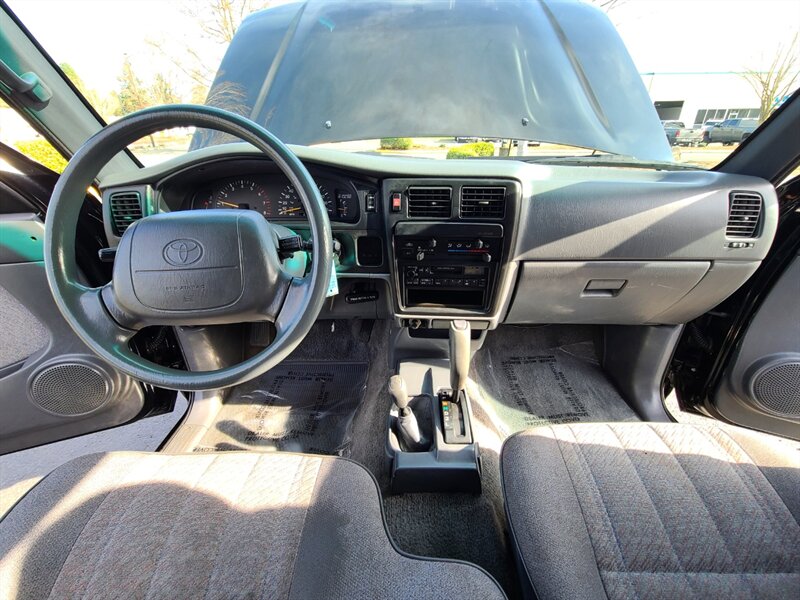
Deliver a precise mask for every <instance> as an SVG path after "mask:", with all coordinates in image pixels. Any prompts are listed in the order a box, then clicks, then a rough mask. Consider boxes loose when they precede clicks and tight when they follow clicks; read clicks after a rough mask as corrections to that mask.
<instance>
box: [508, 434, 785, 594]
mask: <svg viewBox="0 0 800 600" xmlns="http://www.w3.org/2000/svg"><path fill="white" fill-rule="evenodd" d="M799 445H800V444H798V443H797V442H791V441H789V440H781V439H778V438H773V437H771V436H767V435H763V434H756V433H753V432H749V431H740V430H737V429H734V428H730V427H718V426H708V427H701V426H693V425H678V424H667V423H665V424H645V423H619V424H581V425H558V426H554V427H542V428H538V429H535V430H529V431H526V432H523V433H521V434H518V435H516V436H514V437H512V438H510V439H509V440H508V441H507V442H506V444H505V446H504V448H503V451H502V459H501V460H502V470H503V486H504V493H505V498H506V508H507V512H508V516H509V521H510V525H511V529H512V532H513V536H514V540H515V545H516V547H517V551H518V552H519V554H520V559H521V562H522V563H523V564H524V571H525V573H526V575H527V577H528V578H529V580H530V583H531V586H532V587H533V589H534V590H535V592H536V594H537V595H538V596H539V598H540V600H549V599H557V598H610V599H612V600H616V599H628V598H637V599H645V598H726V599H728V598H731V599H732V598H787V597H798V590H800V525H798V520H800V519H799V516H800V453H799V451H798V446H799Z"/></svg>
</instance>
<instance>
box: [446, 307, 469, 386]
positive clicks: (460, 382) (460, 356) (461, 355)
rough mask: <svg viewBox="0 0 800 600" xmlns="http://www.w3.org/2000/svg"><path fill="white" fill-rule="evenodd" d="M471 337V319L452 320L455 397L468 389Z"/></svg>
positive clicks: (451, 364) (451, 342) (452, 368)
mask: <svg viewBox="0 0 800 600" xmlns="http://www.w3.org/2000/svg"><path fill="white" fill-rule="evenodd" d="M470 337H471V335H470V326H469V321H464V320H462V319H459V320H456V321H450V387H451V388H453V398H454V399H457V398H458V397H459V396H460V395H461V392H463V391H464V390H465V389H467V377H468V376H469V362H470V347H469V342H470Z"/></svg>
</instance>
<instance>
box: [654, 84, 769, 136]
mask: <svg viewBox="0 0 800 600" xmlns="http://www.w3.org/2000/svg"><path fill="white" fill-rule="evenodd" d="M642 80H643V81H644V85H645V87H646V88H647V90H648V91H649V92H650V97H651V98H652V100H653V104H654V105H655V107H656V111H657V112H658V115H659V117H660V118H661V120H674V121H682V122H683V123H685V125H686V126H687V127H695V126H700V125H702V124H703V123H705V122H706V121H707V120H708V119H728V118H730V119H733V118H758V116H759V113H760V110H759V105H760V104H761V102H760V100H759V96H758V94H756V92H755V91H754V90H753V88H752V87H750V84H749V83H748V82H747V81H746V80H745V79H744V77H742V75H741V74H739V73H733V72H714V73H642Z"/></svg>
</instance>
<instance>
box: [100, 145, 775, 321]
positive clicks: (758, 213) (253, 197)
mask: <svg viewBox="0 0 800 600" xmlns="http://www.w3.org/2000/svg"><path fill="white" fill-rule="evenodd" d="M294 150H295V152H296V154H297V156H298V158H300V160H301V161H302V162H303V163H304V164H305V166H306V168H307V169H308V170H309V172H310V173H311V175H312V177H313V178H314V181H315V183H316V184H317V186H318V188H319V191H320V196H321V197H322V199H323V201H324V202H325V206H326V208H327V211H328V215H329V217H330V220H331V227H332V230H333V235H334V238H335V240H336V241H337V242H338V244H337V245H336V250H335V252H336V261H335V262H336V268H337V278H338V280H339V292H340V293H339V294H338V295H337V296H335V297H334V298H332V299H331V300H330V302H328V303H326V306H325V308H324V309H323V313H322V315H321V318H333V317H335V318H351V317H361V318H390V319H395V320H396V321H397V322H398V323H399V324H401V325H405V326H410V327H412V328H418V327H422V328H431V329H437V328H445V327H446V326H447V325H448V323H449V320H451V319H453V318H465V319H469V320H470V321H471V322H472V325H473V328H475V329H490V328H494V327H496V326H497V325H499V324H500V323H511V324H514V323H518V324H547V323H574V324H619V325H626V324H640V325H641V324H677V323H685V322H687V321H689V320H691V319H693V318H695V317H697V316H699V315H700V314H703V313H705V312H707V311H708V310H710V309H711V308H713V307H714V306H716V305H717V304H719V303H720V302H721V301H722V300H724V299H725V298H726V297H728V296H729V295H730V294H732V293H733V292H734V291H735V290H736V289H738V288H739V287H740V286H741V285H742V284H743V283H744V282H745V281H746V280H747V279H748V278H749V277H750V276H751V275H752V274H753V273H754V272H755V270H756V269H757V268H758V266H759V265H760V264H761V261H762V260H763V258H764V257H765V256H766V254H767V251H768V249H769V247H770V245H771V243H772V239H773V237H774V234H775V229H776V226H777V218H778V207H777V197H776V194H775V190H774V188H773V187H772V185H771V184H769V183H768V182H766V181H763V180H761V179H758V178H754V177H746V176H738V175H728V174H722V173H715V172H709V171H700V170H698V171H686V170H683V171H668V170H650V169H624V168H613V167H601V166H591V167H589V166H574V165H573V166H566V165H537V164H532V163H525V162H522V161H515V160H491V161H489V160H474V161H470V160H463V161H439V160H426V159H409V158H398V157H387V156H371V155H362V154H351V153H343V152H338V151H333V150H327V149H321V148H303V147H297V148H294ZM101 191H102V194H103V211H104V223H105V226H106V232H107V237H108V238H109V241H110V243H111V244H112V245H115V244H116V243H118V241H119V239H120V237H121V235H123V234H124V232H125V230H126V228H127V227H128V226H129V225H130V224H131V223H132V222H135V221H136V220H137V219H138V218H142V217H144V216H147V215H149V214H153V213H157V212H171V211H182V210H208V209H244V210H252V211H257V212H258V213H259V214H261V215H263V216H264V218H266V219H267V220H269V221H271V222H274V223H275V225H276V227H277V226H282V227H285V228H287V229H291V230H292V231H294V232H296V233H298V234H300V235H301V236H303V237H305V238H307V237H308V236H309V235H310V232H309V227H308V223H307V220H306V218H305V212H304V209H303V207H302V205H301V203H300V200H299V197H298V194H297V191H296V190H295V189H294V187H293V186H292V185H291V182H290V181H289V180H288V178H287V177H286V176H285V175H283V173H281V172H280V170H279V169H278V168H277V167H276V166H275V165H274V164H273V163H272V162H271V161H269V160H268V159H267V158H265V157H264V156H262V155H260V154H259V153H258V152H257V151H255V150H254V149H252V148H251V147H249V146H247V145H244V144H225V145H224V146H218V147H212V148H207V149H204V150H202V151H198V152H194V153H189V154H187V155H185V156H182V157H178V158H176V159H173V160H171V161H168V162H166V163H162V164H160V165H155V166H152V167H146V168H143V169H141V170H139V171H138V172H136V173H133V174H127V175H115V176H112V177H108V178H106V179H105V180H104V182H103V188H102V190H101Z"/></svg>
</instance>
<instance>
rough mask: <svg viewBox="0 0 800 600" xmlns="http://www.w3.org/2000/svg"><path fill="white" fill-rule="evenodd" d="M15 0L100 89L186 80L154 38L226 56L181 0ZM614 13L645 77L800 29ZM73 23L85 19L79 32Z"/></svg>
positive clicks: (782, 0)
mask: <svg viewBox="0 0 800 600" xmlns="http://www.w3.org/2000/svg"><path fill="white" fill-rule="evenodd" d="M195 1H199V0H195ZM283 1H286V0H278V2H279V3H283ZM353 1H357V0H353ZM460 1H469V0H460ZM498 1H502V0H498ZM8 3H9V5H10V7H11V9H12V10H13V11H14V12H15V13H16V14H17V16H18V17H19V18H20V19H21V20H22V22H23V23H25V24H26V26H27V27H28V29H29V30H30V31H31V32H32V33H33V35H34V36H35V37H36V38H37V39H38V40H39V42H40V43H41V44H42V45H43V46H44V48H45V49H46V50H47V51H48V52H49V53H50V55H51V56H52V57H53V58H54V59H55V60H56V62H59V63H62V62H67V63H69V64H71V65H72V66H73V68H74V69H75V70H76V71H77V73H78V75H79V76H80V77H81V78H82V79H83V80H84V82H85V83H86V84H87V86H88V87H90V88H93V89H96V90H98V91H99V92H100V93H101V94H104V93H107V92H109V91H111V90H113V89H116V87H117V76H118V74H119V72H120V69H121V65H122V62H123V60H124V57H125V55H126V54H127V55H128V56H130V57H131V58H132V60H133V65H134V68H135V70H136V72H137V73H138V74H139V75H140V77H141V78H142V79H144V80H148V79H151V78H152V77H153V76H154V75H155V73H156V72H159V71H161V72H164V73H167V74H171V75H172V77H173V78H174V80H175V81H176V82H180V80H181V79H183V80H186V78H185V77H184V76H182V74H181V73H180V72H179V71H178V70H177V69H176V68H175V67H174V65H173V64H172V63H171V62H170V61H169V60H168V59H167V58H165V57H164V56H163V55H161V54H159V52H158V51H157V50H154V49H153V48H152V47H151V46H149V45H148V44H147V40H148V39H149V40H152V41H156V42H161V43H162V44H163V45H164V46H165V47H166V48H167V51H168V52H172V53H174V54H177V53H178V52H179V50H180V47H181V46H190V47H193V48H195V49H196V50H197V51H198V52H199V53H200V54H202V55H203V56H207V57H208V61H209V62H210V63H212V64H216V63H218V61H219V60H220V58H221V56H222V54H223V52H224V47H222V46H220V45H218V44H214V43H211V42H209V41H208V40H206V39H204V38H203V36H202V35H201V32H200V31H199V29H198V26H197V23H196V22H194V21H193V20H192V19H191V18H189V17H187V16H186V15H185V14H183V12H182V11H181V5H182V4H183V5H185V4H186V2H185V1H184V2H181V0H8ZM609 18H610V19H611V21H612V22H613V23H614V24H615V25H616V26H617V29H618V31H619V32H620V35H621V36H622V38H623V40H624V42H625V44H626V46H627V47H628V51H629V52H630V54H631V56H632V57H633V60H634V62H635V64H636V66H637V68H638V69H639V71H640V72H642V73H651V72H655V73H660V72H707V71H713V72H717V71H742V70H744V69H747V68H755V69H756V70H762V69H765V68H766V67H767V66H768V64H769V61H770V59H771V57H772V56H773V55H774V53H775V50H776V47H777V45H778V44H779V43H781V42H782V43H784V44H787V43H788V41H789V40H791V38H792V35H793V33H794V32H796V31H798V29H800V0H624V1H623V2H622V3H621V4H620V5H619V6H617V7H615V8H614V9H613V10H612V11H611V12H610V14H609ZM64 24H70V25H71V26H72V27H75V26H76V25H78V24H80V31H78V32H75V31H72V30H71V28H70V29H67V28H65V27H64ZM797 52H798V53H800V48H798V49H797ZM178 87H179V88H181V87H183V89H181V90H180V91H182V92H183V93H188V89H187V88H186V87H184V86H180V84H179V85H178Z"/></svg>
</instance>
